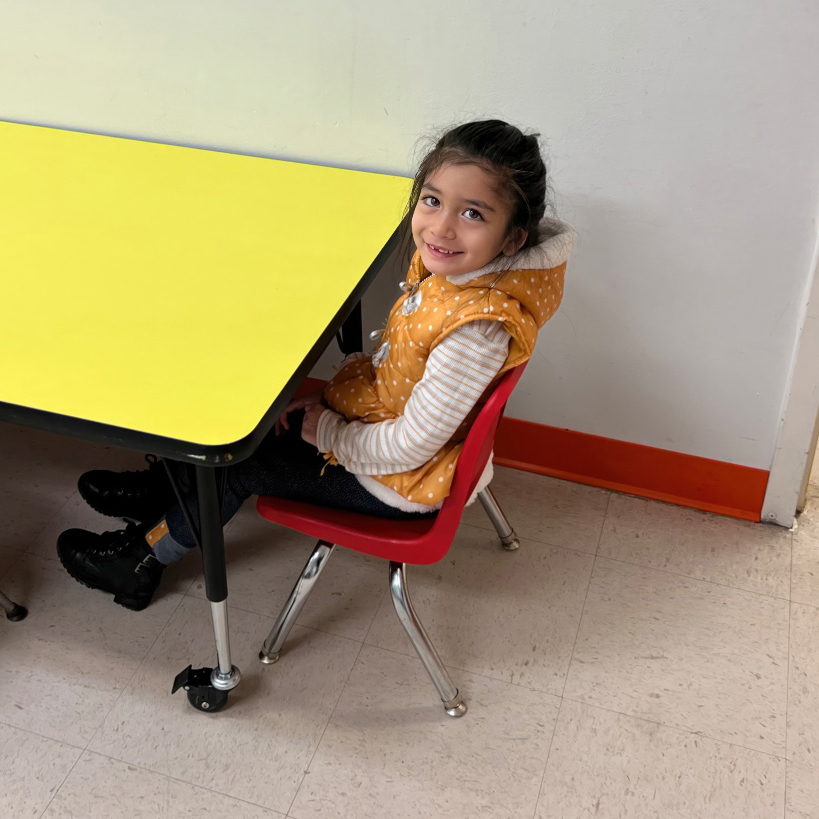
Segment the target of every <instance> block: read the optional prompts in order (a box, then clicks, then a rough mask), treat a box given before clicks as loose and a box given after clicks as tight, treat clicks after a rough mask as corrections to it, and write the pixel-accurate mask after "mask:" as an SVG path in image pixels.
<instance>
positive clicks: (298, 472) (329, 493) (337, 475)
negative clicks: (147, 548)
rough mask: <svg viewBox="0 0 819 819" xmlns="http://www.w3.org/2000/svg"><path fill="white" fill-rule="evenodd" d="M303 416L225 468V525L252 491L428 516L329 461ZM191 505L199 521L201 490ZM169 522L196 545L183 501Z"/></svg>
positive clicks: (391, 514)
mask: <svg viewBox="0 0 819 819" xmlns="http://www.w3.org/2000/svg"><path fill="white" fill-rule="evenodd" d="M303 419H304V412H298V413H295V412H294V413H292V414H291V415H290V416H288V421H289V423H290V429H289V430H285V431H284V432H283V433H282V435H279V436H277V435H276V434H275V432H274V431H273V430H271V432H270V433H269V434H268V435H267V437H266V438H265V439H264V440H263V441H262V443H261V444H260V445H259V448H258V449H257V450H256V452H255V453H254V454H253V455H252V456H251V457H250V458H247V459H246V460H244V461H240V462H239V463H238V464H236V465H234V466H227V467H225V470H226V472H227V475H226V481H225V494H224V498H223V499H222V523H223V524H224V523H227V522H228V521H229V520H230V519H231V518H232V517H233V516H234V515H235V514H236V512H238V511H239V507H240V506H241V505H242V504H243V503H244V502H245V501H246V500H247V499H248V498H249V497H251V495H271V496H273V497H277V498H287V499H289V500H298V501H304V502H306V503H314V504H317V505H319V506H329V507H332V508H334V509H346V510H348V511H350V512H360V513H363V514H366V515H373V516H374V517H380V518H392V519H414V518H415V519H417V518H423V517H427V515H426V514H422V513H418V512H404V511H402V510H401V509H396V508H395V507H394V506H389V505H387V504H386V503H383V502H382V501H380V500H379V499H378V498H376V497H375V496H374V495H371V494H370V493H369V492H368V491H367V490H366V489H365V488H364V487H363V486H362V485H361V484H360V483H359V482H358V480H357V479H356V477H355V475H352V474H351V473H349V472H347V470H346V469H344V467H342V466H332V465H327V461H326V460H325V459H324V456H323V455H322V454H321V453H320V452H319V451H318V450H317V449H316V448H315V447H314V446H312V445H311V444H308V443H307V442H306V441H303V440H302V438H301V423H302V420H303ZM322 470H324V472H323V474H322ZM185 503H186V505H187V506H188V508H189V509H190V512H191V517H192V519H193V521H194V522H196V521H198V520H199V506H198V503H197V500H196V495H195V493H192V492H188V493H186V495H185ZM429 514H436V512H435V511H433V512H431V513H429ZM166 520H167V522H168V531H169V532H170V535H171V537H172V538H173V539H174V540H175V541H176V542H177V543H180V544H182V545H183V546H186V547H188V548H192V547H193V546H195V545H196V543H195V541H194V539H193V534H192V533H191V530H190V527H189V526H188V524H187V522H186V520H185V516H184V514H183V513H182V509H181V507H180V506H179V505H178V504H174V506H173V507H171V508H170V509H169V510H168V512H167V514H166Z"/></svg>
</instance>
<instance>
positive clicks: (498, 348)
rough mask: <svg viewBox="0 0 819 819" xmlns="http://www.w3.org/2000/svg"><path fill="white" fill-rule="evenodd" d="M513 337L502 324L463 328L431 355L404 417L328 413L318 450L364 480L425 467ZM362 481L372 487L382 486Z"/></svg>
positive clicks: (476, 396)
mask: <svg viewBox="0 0 819 819" xmlns="http://www.w3.org/2000/svg"><path fill="white" fill-rule="evenodd" d="M510 338H511V337H510V335H509V333H508V332H507V331H506V329H505V328H504V326H503V323H502V322H499V321H473V322H470V323H468V324H466V325H464V326H462V327H459V328H458V329H457V330H454V331H453V332H452V333H450V334H449V335H448V336H447V337H446V338H445V339H444V340H443V341H442V342H441V343H440V344H438V345H437V346H436V347H435V349H434V350H433V351H432V352H431V353H430V354H429V358H428V359H427V364H426V368H425V370H424V375H423V377H422V378H421V380H420V381H419V382H418V383H417V384H416V385H415V387H414V389H413V391H412V394H411V395H410V397H409V400H408V401H407V404H406V407H405V409H404V413H403V414H402V415H401V416H399V417H398V418H395V419H392V420H389V421H381V422H379V423H376V424H365V423H362V422H360V421H353V422H347V421H346V420H345V418H344V417H343V416H342V415H339V414H338V413H336V412H333V411H332V410H325V412H324V413H323V414H322V415H321V416H320V418H319V422H318V430H317V433H316V439H317V444H318V448H319V450H321V451H322V452H331V451H332V453H333V455H335V457H336V460H337V461H338V462H339V463H340V464H341V465H342V466H343V467H345V468H346V469H347V470H348V471H349V472H352V473H354V474H356V475H359V476H366V475H392V474H395V473H398V472H407V471H408V470H411V469H415V468H417V467H419V466H421V465H422V464H425V463H426V462H427V461H429V460H430V459H431V458H432V457H433V456H434V455H435V454H436V453H437V452H438V450H440V449H441V447H442V446H443V445H444V444H445V443H446V442H447V441H449V439H450V438H451V437H452V435H453V434H454V433H455V431H456V430H457V429H458V426H459V425H460V424H461V423H462V422H463V420H464V419H465V418H466V416H467V415H468V414H469V412H470V410H471V409H472V408H473V407H474V406H475V404H476V403H477V401H478V399H479V398H480V397H481V396H482V395H483V393H484V391H485V390H486V388H487V387H488V386H489V384H490V383H491V382H492V379H493V378H494V377H495V376H496V375H497V373H498V372H499V371H500V369H501V367H502V366H503V364H504V362H505V361H506V357H507V355H508V349H509V341H510ZM361 482H362V484H363V485H364V486H365V487H366V488H367V489H370V487H371V485H372V484H377V482H376V481H366V480H361ZM378 486H379V487H381V489H386V487H383V485H382V484H378ZM371 491H372V490H371ZM387 491H388V492H390V493H391V494H394V495H395V496H396V498H400V496H399V495H398V494H397V493H392V490H387ZM378 494H379V496H381V495H382V492H380V491H379V492H378ZM382 499H385V498H383V497H382ZM388 502H389V501H388ZM392 505H398V504H397V503H393V504H392Z"/></svg>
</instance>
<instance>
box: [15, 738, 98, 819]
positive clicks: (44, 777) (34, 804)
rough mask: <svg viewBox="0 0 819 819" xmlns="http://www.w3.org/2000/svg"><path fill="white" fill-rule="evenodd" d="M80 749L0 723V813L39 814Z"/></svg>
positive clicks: (79, 752) (77, 756)
mask: <svg viewBox="0 0 819 819" xmlns="http://www.w3.org/2000/svg"><path fill="white" fill-rule="evenodd" d="M81 753H82V751H81V750H80V749H79V748H73V747H71V746H70V745H63V744H62V743H61V742H56V741H55V740H53V739H45V738H44V737H40V736H37V735H36V734H30V733H29V732H28V731H21V730H20V729H19V728H12V727H11V726H9V725H3V724H2V723H0V816H4V817H7V818H8V819H11V817H18V816H26V817H28V816H34V817H39V816H40V815H41V814H42V812H43V810H44V809H45V808H46V806H47V805H48V803H49V802H50V801H51V799H52V797H53V796H54V793H55V792H56V790H57V789H58V788H59V787H60V785H61V784H62V782H63V780H64V779H65V778H66V776H68V772H69V771H70V770H71V768H72V766H73V765H74V763H75V762H76V761H77V759H79V756H80V754H81Z"/></svg>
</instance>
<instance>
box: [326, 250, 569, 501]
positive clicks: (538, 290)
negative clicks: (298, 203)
mask: <svg viewBox="0 0 819 819" xmlns="http://www.w3.org/2000/svg"><path fill="white" fill-rule="evenodd" d="M565 271H566V261H565V260H564V261H562V263H560V264H558V265H556V266H555V267H552V268H549V269H538V270H535V269H531V270H530V269H525V270H508V271H502V272H499V273H498V272H492V273H487V274H486V275H482V276H479V277H478V278H476V279H472V280H471V281H470V282H468V283H467V284H465V285H463V286H459V285H457V284H454V283H452V282H450V281H448V280H447V279H446V278H445V277H443V276H435V275H430V274H429V272H428V271H427V270H426V268H425V267H424V265H423V263H422V262H421V258H420V256H419V255H418V254H417V253H416V254H415V256H414V257H413V259H412V262H411V263H410V268H409V273H408V275H407V285H408V286H409V288H413V287H415V285H418V287H417V288H416V289H415V292H413V291H412V290H411V289H409V288H408V292H405V293H404V295H403V296H402V297H401V298H400V299H398V301H397V302H396V303H395V306H394V307H393V308H392V310H391V311H390V315H389V318H388V319H387V325H386V328H385V330H384V333H383V335H382V337H381V344H380V346H379V347H378V349H377V350H376V352H375V353H374V354H373V355H371V356H368V357H365V358H359V359H354V360H352V361H348V362H347V363H346V364H345V365H344V366H343V367H342V368H341V370H340V371H339V372H338V373H337V374H336V376H335V377H334V378H333V379H332V380H331V381H330V382H329V383H328V384H327V386H326V387H325V389H324V400H325V401H326V402H327V404H328V406H329V407H330V408H331V409H333V410H335V411H336V412H338V413H340V414H341V415H343V416H344V417H345V418H346V419H347V420H348V421H362V422H364V423H378V422H379V421H386V420H389V419H392V418H397V417H398V416H400V415H401V414H402V412H403V410H404V406H405V405H406V403H407V400H408V399H409V396H410V393H411V392H412V390H413V388H414V387H415V385H416V384H417V383H418V382H419V381H420V380H421V378H422V377H423V375H424V369H425V367H426V362H427V357H428V356H429V354H430V352H431V351H432V350H434V349H435V346H436V345H437V344H439V343H440V342H441V341H442V340H443V339H444V338H446V337H447V335H449V333H451V332H452V331H453V330H455V329H456V328H458V327H461V326H463V325H464V324H466V323H467V322H470V321H476V320H479V319H489V320H494V321H502V322H503V323H504V326H505V327H506V330H507V331H508V332H509V334H510V335H511V336H512V340H511V342H510V344H509V354H508V356H507V359H506V362H505V363H504V365H503V367H502V369H501V372H499V373H498V375H497V376H496V378H495V380H494V381H493V383H492V384H491V385H490V387H489V388H488V389H487V391H486V393H485V394H484V396H483V397H482V398H481V400H480V401H479V402H478V404H477V405H476V406H475V408H474V409H473V410H472V412H470V414H469V416H468V417H467V418H466V420H465V421H464V422H463V423H462V424H461V426H460V428H459V429H458V430H457V432H456V433H455V434H454V435H453V437H452V438H451V439H450V441H449V442H448V443H447V444H445V445H444V447H443V448H442V449H441V450H440V451H439V452H438V454H437V455H435V456H434V457H433V458H432V460H430V461H428V462H427V463H426V464H424V465H423V466H420V467H418V468H417V469H413V470H411V471H410V472H401V473H398V474H394V475H372V476H370V477H372V478H374V479H375V480H377V481H379V482H380V483H383V484H384V485H385V486H387V487H389V488H390V489H393V490H394V491H396V492H398V493H399V494H400V495H401V496H402V497H404V498H406V499H407V500H409V501H413V502H415V503H424V504H437V503H439V502H440V501H442V500H443V499H444V498H445V497H446V496H447V495H448V494H449V488H450V485H451V483H452V476H453V473H454V469H455V464H456V462H457V460H458V455H459V454H460V451H461V448H462V446H463V440H464V438H465V437H466V433H467V430H468V429H469V428H470V426H471V425H472V422H473V420H474V419H475V417H476V416H477V414H478V412H479V411H480V408H481V407H482V406H483V404H484V403H485V401H486V398H488V396H489V394H490V393H491V391H492V389H493V388H494V386H495V383H497V381H498V379H499V378H500V376H501V375H502V374H503V373H504V372H505V371H506V370H509V369H511V368H512V367H515V366H517V365H518V364H522V363H523V362H524V361H526V360H527V359H528V358H529V357H530V356H531V355H532V351H533V349H534V346H535V340H536V338H537V332H538V329H539V328H540V327H542V326H543V324H545V323H546V321H547V320H548V319H549V318H551V316H552V315H553V314H554V313H555V311H556V310H557V308H558V306H559V305H560V301H561V299H562V296H563V277H564V273H565ZM453 278H457V277H453Z"/></svg>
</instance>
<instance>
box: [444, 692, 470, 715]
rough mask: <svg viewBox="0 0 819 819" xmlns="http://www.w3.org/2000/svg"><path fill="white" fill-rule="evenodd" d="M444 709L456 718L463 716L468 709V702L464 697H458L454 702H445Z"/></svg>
mask: <svg viewBox="0 0 819 819" xmlns="http://www.w3.org/2000/svg"><path fill="white" fill-rule="evenodd" d="M444 711H446V713H447V716H450V717H454V718H455V719H457V718H458V717H462V716H463V715H464V714H465V713H466V711H467V708H466V702H465V701H464V699H463V698H462V697H458V699H457V701H456V702H455V703H454V704H453V703H451V702H445V703H444Z"/></svg>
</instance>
